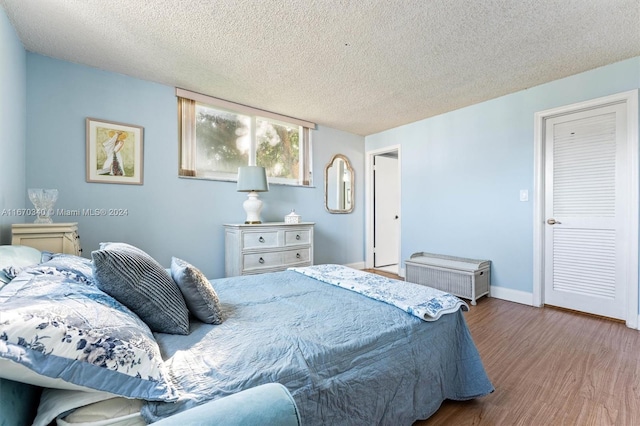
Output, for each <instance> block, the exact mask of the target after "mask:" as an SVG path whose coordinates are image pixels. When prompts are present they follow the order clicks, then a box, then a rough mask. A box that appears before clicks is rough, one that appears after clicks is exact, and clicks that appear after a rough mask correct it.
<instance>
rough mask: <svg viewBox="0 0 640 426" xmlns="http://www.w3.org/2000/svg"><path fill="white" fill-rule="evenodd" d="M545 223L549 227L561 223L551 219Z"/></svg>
mask: <svg viewBox="0 0 640 426" xmlns="http://www.w3.org/2000/svg"><path fill="white" fill-rule="evenodd" d="M547 223H548V224H549V225H560V224H561V223H562V222H559V221H557V220H555V219H554V218H551V219H547Z"/></svg>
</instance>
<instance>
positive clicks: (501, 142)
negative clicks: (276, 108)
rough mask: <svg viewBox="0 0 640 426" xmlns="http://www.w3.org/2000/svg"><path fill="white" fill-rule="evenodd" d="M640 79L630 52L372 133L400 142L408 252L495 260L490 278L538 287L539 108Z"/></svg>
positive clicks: (374, 143) (378, 144)
mask: <svg viewBox="0 0 640 426" xmlns="http://www.w3.org/2000/svg"><path fill="white" fill-rule="evenodd" d="M639 87H640V58H633V59H629V60H626V61H623V62H619V63H615V64H612V65H609V66H606V67H602V68H598V69H595V70H592V71H589V72H585V73H582V74H578V75H575V76H572V77H568V78H565V79H562V80H558V81H554V82H551V83H548V84H544V85H541V86H537V87H533V88H531V89H528V90H524V91H521V92H518V93H515V94H512V95H508V96H504V97H501V98H498V99H494V100H491V101H488V102H484V103H481V104H477V105H473V106H470V107H467V108H463V109H460V110H457V111H453V112H450V113H447V114H443V115H439V116H436V117H432V118H429V119H425V120H421V121H418V122H415V123H411V124H408V125H405V126H402V127H398V128H395V129H392V130H388V131H385V132H382V133H378V134H375V135H370V136H367V137H366V138H365V150H366V151H372V150H376V149H380V148H382V147H385V146H389V145H395V144H400V145H401V149H402V207H401V211H402V214H403V218H402V231H401V232H402V234H401V238H402V258H403V259H405V260H406V259H408V258H409V256H410V255H411V254H412V253H415V252H418V251H427V252H434V253H443V254H451V255H457V256H463V257H471V258H480V259H490V260H491V261H492V262H493V264H492V274H493V275H492V284H493V285H496V286H499V287H504V288H508V289H512V290H519V291H523V292H529V293H530V292H532V291H533V202H532V201H531V200H532V196H533V179H534V176H533V155H534V153H533V143H534V134H533V131H534V113H535V112H537V111H542V110H546V109H550V108H554V107H559V106H562V105H568V104H572V103H576V102H579V101H584V100H589V99H593V98H598V97H601V96H606V95H610V94H614V93H619V92H624V91H627V90H632V89H636V88H639ZM521 189H526V190H528V191H529V194H530V198H529V199H530V201H529V202H521V201H519V191H520V190H521Z"/></svg>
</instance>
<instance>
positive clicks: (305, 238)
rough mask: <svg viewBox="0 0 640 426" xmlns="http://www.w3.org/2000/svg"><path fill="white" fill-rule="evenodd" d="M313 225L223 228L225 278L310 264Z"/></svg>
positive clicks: (275, 223)
mask: <svg viewBox="0 0 640 426" xmlns="http://www.w3.org/2000/svg"><path fill="white" fill-rule="evenodd" d="M313 225H314V224H313V222H301V223H296V224H288V223H284V222H272V223H262V224H252V223H249V224H246V223H245V224H226V225H224V228H225V231H224V250H225V252H224V258H225V260H224V272H225V275H226V276H227V277H235V276H238V275H248V274H264V273H266V272H276V271H284V270H285V269H287V268H289V267H291V266H310V265H313Z"/></svg>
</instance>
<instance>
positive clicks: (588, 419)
mask: <svg viewBox="0 0 640 426" xmlns="http://www.w3.org/2000/svg"><path fill="white" fill-rule="evenodd" d="M465 317H466V320H467V324H468V325H469V328H470V329H471V334H472V336H473V339H474V341H475V342H476V345H477V347H478V350H479V352H480V355H481V356H482V360H483V362H484V365H485V369H486V370H487V374H488V375H489V378H490V379H491V381H492V382H493V385H494V387H495V389H496V390H495V392H494V393H493V394H491V395H489V396H486V397H483V398H479V399H477V400H474V401H467V402H452V401H445V403H444V404H443V405H442V406H441V407H440V409H439V410H438V411H437V412H436V413H435V414H434V415H433V416H432V417H431V418H429V419H428V420H425V421H420V422H416V423H415V426H435V425H452V424H455V425H598V426H601V425H638V424H640V380H639V378H640V377H639V376H640V332H638V331H637V330H632V329H629V328H627V327H626V326H625V325H624V324H622V323H620V322H616V321H609V320H607V319H604V318H598V317H593V316H588V315H583V314H579V313H575V312H569V311H564V310H559V309H554V308H549V307H545V308H533V307H530V306H525V305H520V304H517V303H512V302H507V301H504V300H499V299H493V298H481V299H480V300H478V305H477V306H471V309H470V311H469V312H467V313H466V314H465Z"/></svg>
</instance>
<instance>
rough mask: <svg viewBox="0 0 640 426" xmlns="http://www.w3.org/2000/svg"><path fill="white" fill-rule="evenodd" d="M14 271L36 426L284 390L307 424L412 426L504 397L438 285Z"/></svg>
mask: <svg viewBox="0 0 640 426" xmlns="http://www.w3.org/2000/svg"><path fill="white" fill-rule="evenodd" d="M123 253H124V254H123ZM3 270H4V271H5V275H6V276H7V277H8V278H10V279H11V280H10V281H9V279H6V281H9V282H8V283H7V284H5V285H4V287H2V289H0V377H2V378H4V379H9V380H14V381H18V382H24V383H30V384H32V385H36V386H38V387H40V388H43V389H44V390H43V392H42V396H41V398H40V404H39V408H38V416H37V417H36V419H35V421H34V424H36V425H39V424H48V423H49V422H51V421H53V420H55V419H58V424H72V418H73V415H74V414H77V413H80V412H82V410H91V409H92V407H95V406H96V405H97V406H99V405H100V404H103V405H104V404H116V405H117V406H121V407H124V408H123V409H122V410H121V414H120V415H121V416H123V417H126V416H129V417H128V418H129V419H131V423H128V424H145V423H151V422H155V421H158V420H160V419H163V418H167V417H169V416H171V415H174V414H176V413H179V412H182V411H184V410H188V409H190V408H192V407H195V406H198V405H201V404H204V403H206V402H207V401H211V400H216V399H219V398H223V397H225V396H228V395H232V394H235V393H238V392H240V391H242V390H244V389H248V388H252V387H255V386H258V385H262V384H265V383H272V382H276V383H280V384H282V385H284V386H285V387H286V388H287V389H288V390H289V392H290V393H291V395H292V396H293V398H294V400H295V403H296V404H297V407H298V409H299V412H300V416H301V420H302V424H304V425H322V424H336V425H363V424H367V425H373V424H380V425H384V424H394V425H410V424H412V423H413V422H414V421H416V420H419V419H426V418H428V417H429V416H431V415H432V414H433V413H434V412H435V411H436V410H437V409H438V408H439V406H440V404H441V403H442V402H443V401H444V400H445V399H453V400H467V399H473V398H478V397H481V396H483V395H486V394H488V393H490V392H492V391H493V386H492V384H491V382H490V381H489V379H488V378H487V376H486V373H485V370H484V368H483V366H482V362H481V359H480V356H479V354H478V352H477V350H476V347H475V345H474V343H473V340H472V338H471V336H470V333H469V330H468V328H467V325H466V323H465V320H464V314H463V310H464V309H468V307H467V306H466V304H465V303H464V302H463V301H461V300H460V299H457V298H455V297H453V296H451V295H448V294H444V293H442V292H438V291H436V290H432V289H429V288H428V287H425V286H417V287H412V285H410V284H408V283H404V282H402V281H395V280H390V279H387V278H384V277H380V276H378V275H372V274H367V273H364V272H362V271H355V270H353V269H350V268H346V267H342V266H339V265H317V266H314V267H309V268H300V269H295V270H287V271H283V272H275V273H268V274H261V275H253V276H251V275H250V276H242V277H234V278H225V279H215V280H210V281H208V280H206V279H204V278H203V276H202V275H201V273H199V271H198V270H197V268H195V267H194V266H193V265H190V264H189V263H188V262H185V261H182V260H180V259H177V258H174V259H173V261H172V265H171V268H170V269H169V270H165V269H164V268H163V267H161V266H160V265H159V264H158V263H157V262H155V261H154V260H153V259H152V258H150V257H149V256H148V255H147V254H146V253H144V252H143V251H142V250H140V249H138V248H135V247H133V246H130V245H128V244H122V243H105V244H103V245H101V248H100V250H96V251H94V252H93V253H92V260H90V259H84V258H79V257H75V256H71V255H61V254H50V253H43V258H42V259H41V262H39V263H38V264H36V265H30V266H19V267H5V268H4V269H3ZM123 283H127V284H123ZM185 283H186V284H185ZM172 286H175V288H174V287H172ZM407 286H409V287H407ZM425 289H426V290H425ZM425 291H426V293H425ZM416 296H417V297H418V298H416ZM158 315H160V318H156V317H157V316H158ZM27 336H28V337H27ZM103 409H104V408H103ZM110 410H111V411H113V410H112V409H110ZM136 422H137V423H136ZM103 424H104V423H103Z"/></svg>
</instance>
